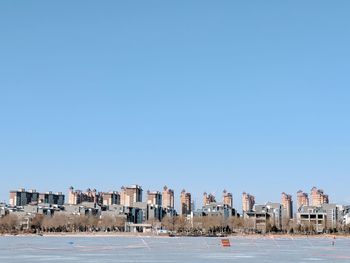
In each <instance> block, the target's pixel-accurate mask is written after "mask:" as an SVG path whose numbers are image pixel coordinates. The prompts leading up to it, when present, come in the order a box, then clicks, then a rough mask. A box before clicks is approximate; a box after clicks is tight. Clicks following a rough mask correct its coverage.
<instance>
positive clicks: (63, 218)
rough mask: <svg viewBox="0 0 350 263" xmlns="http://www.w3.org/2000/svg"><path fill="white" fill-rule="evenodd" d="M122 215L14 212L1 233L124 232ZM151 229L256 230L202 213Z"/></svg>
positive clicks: (286, 228) (306, 228)
mask: <svg viewBox="0 0 350 263" xmlns="http://www.w3.org/2000/svg"><path fill="white" fill-rule="evenodd" d="M125 221H126V218H125V217H119V216H108V215H107V216H103V217H102V218H98V217H94V216H81V215H80V216H78V215H75V216H73V215H69V216H68V215H65V214H59V213H57V214H55V215H53V216H52V217H49V216H43V215H40V214H37V215H36V216H35V217H33V218H31V220H27V221H26V220H24V219H23V218H19V217H17V216H16V215H15V214H9V215H6V216H4V217H2V218H0V234H4V233H12V234H14V233H21V232H29V233H42V232H47V233H54V232H96V231H103V232H123V231H125V229H124V228H125ZM148 223H151V224H152V226H153V227H154V228H158V227H161V228H163V229H167V230H169V231H171V232H174V233H177V234H179V235H195V236H197V235H218V234H231V233H256V232H257V229H256V224H255V222H254V221H253V220H251V219H244V218H242V217H230V218H226V219H225V218H223V217H220V216H201V217H194V218H193V219H192V220H189V219H188V218H186V217H183V216H174V217H164V218H163V220H162V221H161V222H159V221H156V220H152V221H150V222H148ZM324 228H325V230H326V231H327V232H328V233H337V232H339V233H348V234H350V225H348V226H344V225H339V226H337V227H335V228H331V229H330V228H327V227H326V226H324ZM265 230H266V231H265V232H281V233H295V234H315V233H317V231H316V226H315V225H312V224H303V225H300V224H297V223H296V222H295V221H289V222H282V229H280V228H278V227H276V226H275V225H272V224H271V223H269V222H267V223H266V229H265Z"/></svg>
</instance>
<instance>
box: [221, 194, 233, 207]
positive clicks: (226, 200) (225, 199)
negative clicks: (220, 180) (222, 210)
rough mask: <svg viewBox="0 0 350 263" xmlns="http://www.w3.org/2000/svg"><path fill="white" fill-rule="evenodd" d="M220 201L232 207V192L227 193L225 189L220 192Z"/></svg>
mask: <svg viewBox="0 0 350 263" xmlns="http://www.w3.org/2000/svg"><path fill="white" fill-rule="evenodd" d="M222 199H223V200H222V202H223V204H224V205H228V206H229V207H233V196H232V193H228V192H227V191H226V190H224V191H223V192H222Z"/></svg>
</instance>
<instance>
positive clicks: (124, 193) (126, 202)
mask: <svg viewBox="0 0 350 263" xmlns="http://www.w3.org/2000/svg"><path fill="white" fill-rule="evenodd" d="M135 202H142V187H141V186H139V185H136V184H135V185H131V186H127V187H125V186H122V188H121V191H120V204H121V205H123V206H129V207H131V206H133V205H134V203H135Z"/></svg>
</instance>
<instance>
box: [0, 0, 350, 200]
mask: <svg viewBox="0 0 350 263" xmlns="http://www.w3.org/2000/svg"><path fill="white" fill-rule="evenodd" d="M349 8H350V2H348V1H337V2H330V1H307V2H306V1H283V2H281V1H249V2H248V1H241V2H238V1H220V2H217V1H174V2H170V1H124V2H123V1H104V2H99V3H97V2H94V1H74V2H73V1H60V2H57V3H54V2H48V1H6V2H5V1H2V2H1V3H0V32H1V41H0V76H1V77H0V149H1V150H0V178H1V183H0V200H5V201H8V191H9V190H10V189H17V188H19V187H26V188H36V189H37V190H40V191H48V190H53V191H59V190H63V191H66V190H67V189H68V187H69V186H70V185H73V186H74V187H76V188H80V189H85V188H87V187H91V188H92V187H95V188H97V189H98V190H105V191H107V190H119V189H120V186H122V185H129V184H134V183H138V184H141V185H142V186H143V188H144V190H147V189H150V190H161V189H162V187H163V185H164V184H167V185H168V186H169V187H171V188H174V189H175V191H176V193H175V194H176V201H177V202H179V201H178V200H179V194H180V191H181V189H182V188H185V189H186V190H188V191H190V192H192V193H193V195H194V197H195V199H196V200H197V201H198V203H197V205H199V203H200V202H201V195H202V193H203V192H204V191H207V192H212V193H216V194H217V195H218V197H219V196H220V198H221V192H222V190H223V189H224V188H225V189H227V190H229V191H232V192H233V194H234V197H235V206H236V207H240V206H241V201H240V198H241V193H242V192H243V191H248V192H250V193H251V194H254V195H256V200H257V202H258V203H264V202H266V201H279V200H280V194H281V192H282V191H286V192H288V193H291V194H293V196H294V198H295V193H296V191H297V190H299V189H302V190H304V191H307V192H309V190H310V189H311V187H312V186H314V185H315V186H318V187H320V188H323V189H324V190H325V191H326V193H328V194H330V200H331V202H343V203H350V194H349V190H348V189H349V182H350V179H349V171H350V162H349V157H350V138H349V134H350V124H349V113H350V103H349V101H350V89H349V87H350V85H349V84H350V74H349V71H350V68H349V61H350V48H349V47H350V32H349V28H350V17H349V15H348V10H349ZM220 198H219V199H220Z"/></svg>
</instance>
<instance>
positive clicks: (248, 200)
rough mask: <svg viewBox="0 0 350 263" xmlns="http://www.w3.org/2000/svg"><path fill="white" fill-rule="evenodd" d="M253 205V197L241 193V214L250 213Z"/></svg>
mask: <svg viewBox="0 0 350 263" xmlns="http://www.w3.org/2000/svg"><path fill="white" fill-rule="evenodd" d="M254 205H255V197H254V196H253V195H250V194H248V193H246V192H243V194H242V208H243V213H246V212H250V211H252V210H253V207H254Z"/></svg>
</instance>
